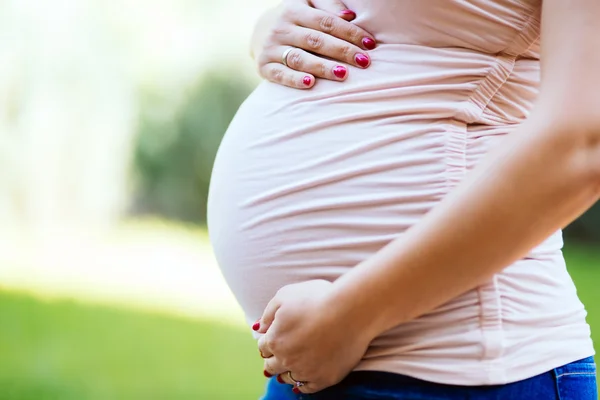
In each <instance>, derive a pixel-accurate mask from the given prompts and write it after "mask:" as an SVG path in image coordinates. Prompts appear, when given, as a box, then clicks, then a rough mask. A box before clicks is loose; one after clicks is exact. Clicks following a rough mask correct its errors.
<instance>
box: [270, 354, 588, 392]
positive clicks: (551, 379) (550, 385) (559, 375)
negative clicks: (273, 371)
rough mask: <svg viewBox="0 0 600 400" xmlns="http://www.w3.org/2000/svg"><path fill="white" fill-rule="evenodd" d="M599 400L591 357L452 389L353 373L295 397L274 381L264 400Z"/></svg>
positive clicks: (391, 376) (397, 377) (385, 374)
mask: <svg viewBox="0 0 600 400" xmlns="http://www.w3.org/2000/svg"><path fill="white" fill-rule="evenodd" d="M299 399H306V400H359V399H370V400H490V399H497V400H504V399H506V400H532V399H535V400H598V388H597V384H596V364H595V363H594V358H593V357H589V358H586V359H583V360H579V361H575V362H573V363H571V364H567V365H564V366H562V367H559V368H555V369H554V370H552V371H549V372H546V373H544V374H541V375H538V376H534V377H533V378H529V379H525V380H523V381H519V382H514V383H510V384H507V385H497V386H452V385H442V384H437V383H431V382H426V381H422V380H419V379H415V378H411V377H408V376H404V375H397V374H392V373H388V372H375V371H359V372H352V373H351V374H350V375H348V377H347V378H346V379H344V380H343V381H342V382H341V383H339V384H337V385H335V386H332V387H330V388H327V389H325V390H323V391H321V392H319V393H315V394H311V395H306V394H300V395H297V394H294V393H293V392H292V387H291V386H290V385H286V384H281V383H278V382H277V381H276V380H275V379H274V378H272V379H270V380H269V382H268V384H267V393H266V395H265V397H263V400H299Z"/></svg>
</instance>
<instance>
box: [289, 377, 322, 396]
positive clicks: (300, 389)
mask: <svg viewBox="0 0 600 400" xmlns="http://www.w3.org/2000/svg"><path fill="white" fill-rule="evenodd" d="M294 378H296V377H294ZM325 388H326V386H322V385H316V384H314V383H311V382H307V383H305V384H304V385H302V386H295V387H294V388H293V389H292V390H293V391H294V393H297V394H300V393H304V394H311V393H316V392H318V391H320V390H323V389H325Z"/></svg>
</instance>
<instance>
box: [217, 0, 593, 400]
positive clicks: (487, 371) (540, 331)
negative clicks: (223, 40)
mask: <svg viewBox="0 0 600 400" xmlns="http://www.w3.org/2000/svg"><path fill="white" fill-rule="evenodd" d="M316 3H321V2H317V1H313V2H312V3H311V4H307V2H306V1H302V0H297V1H296V2H286V3H285V4H286V5H285V6H281V7H280V8H278V9H277V10H278V11H277V13H275V14H273V15H275V22H273V28H272V33H273V34H272V35H271V37H269V38H268V39H267V40H268V44H267V45H265V47H264V50H262V51H261V54H257V56H259V59H260V64H261V66H262V67H261V72H262V73H263V74H265V75H266V76H267V77H268V78H269V79H271V80H274V81H276V82H278V83H281V84H277V83H274V82H263V83H262V84H261V85H260V86H259V87H258V88H257V89H256V90H255V91H254V92H253V93H252V94H251V95H250V97H249V98H248V99H247V100H246V102H245V103H244V104H243V105H242V106H241V107H240V109H239V111H238V113H237V115H236V117H235V118H234V120H233V121H232V123H231V125H230V127H229V129H228V131H227V133H226V135H225V137H224V139H223V142H222V144H221V148H220V150H219V154H218V156H217V159H216V162H215V167H214V172H213V180H212V186H211V193H210V199H209V229H210V236H211V240H212V243H213V246H214V250H215V253H216V256H217V260H218V262H219V264H220V266H221V268H222V270H223V274H224V276H225V278H226V279H227V281H228V283H229V285H230V287H231V289H232V291H233V292H234V294H235V295H236V297H237V299H238V301H239V302H240V304H241V305H242V307H243V309H244V311H245V313H246V316H247V320H248V323H249V325H253V324H254V329H255V330H257V331H258V333H259V334H261V335H260V339H259V348H260V351H261V354H262V356H263V357H264V358H265V374H266V375H267V376H274V377H273V378H271V380H270V382H269V389H268V391H267V394H266V397H265V398H266V399H268V400H277V399H285V398H307V399H312V398H314V399H336V400H352V399H428V400H454V399H482V400H483V399H543V400H545V399H552V400H554V399H557V400H558V399H561V400H570V399H573V400H575V399H577V400H596V399H597V397H596V378H595V364H594V360H593V358H592V356H593V354H594V349H593V346H592V342H591V339H590V331H589V326H588V325H587V323H586V321H585V317H586V312H585V310H584V307H583V305H582V304H581V302H580V301H579V299H578V297H577V293H576V290H575V287H574V285H573V282H572V280H571V278H570V277H569V274H568V273H567V270H566V267H565V262H564V259H563V255H562V252H561V248H562V239H561V233H560V231H559V230H560V229H561V228H562V227H564V226H565V225H567V224H568V223H570V222H571V221H572V220H574V219H575V218H577V216H579V215H580V214H581V213H583V212H584V211H585V210H586V209H588V208H589V207H590V206H591V205H593V204H594V203H595V202H596V201H597V200H598V198H599V196H600V72H599V71H600V25H599V24H598V23H597V21H599V20H600V2H598V1H597V0H544V1H543V2H542V1H541V0H469V1H467V0H427V1H424V0H423V1H416V0H393V1H391V0H389V1H386V0H368V1H367V0H363V1H359V0H346V1H345V6H347V8H348V9H351V10H352V12H354V13H355V15H356V18H355V19H354V14H352V12H350V11H346V12H344V13H340V12H338V13H337V14H336V13H335V11H331V12H328V11H324V10H318V9H316V8H313V7H311V5H312V6H316ZM329 3H332V4H333V3H337V2H329ZM336 15H337V16H336ZM349 20H353V21H352V23H350V22H348V21H349ZM285 21H287V23H285ZM290 21H291V22H293V23H294V24H296V25H297V26H293V25H292V24H290ZM352 24H355V25H352ZM349 26H353V28H351V29H349V28H348V27H349ZM358 27H360V28H358ZM342 28H343V29H342ZM363 29H364V30H363ZM344 32H345V33H344ZM375 42H376V46H375ZM302 49H304V50H309V51H310V52H305V51H304V50H302ZM336 49H337V50H341V53H340V54H341V55H339V56H337V57H336V55H335V54H336V51H337V50H336ZM259 50H260V49H259ZM319 54H321V55H323V56H326V59H319V58H318V55H319ZM540 60H541V61H540ZM285 64H287V66H286V65H285ZM540 64H541V65H540ZM540 71H541V72H542V73H541V74H540ZM540 75H541V77H540ZM320 78H324V79H320ZM288 86H291V87H288ZM302 87H304V88H307V89H308V90H298V89H297V88H302ZM257 320H258V322H256V321H257ZM233 362H235V360H233ZM233 379H234V378H233ZM277 380H279V381H280V382H284V383H278V382H277ZM287 384H293V385H294V387H293V391H292V387H290V386H288V385H287Z"/></svg>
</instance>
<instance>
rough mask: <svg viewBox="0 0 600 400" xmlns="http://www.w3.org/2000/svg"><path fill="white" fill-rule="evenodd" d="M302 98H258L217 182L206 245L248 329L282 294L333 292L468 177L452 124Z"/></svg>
mask: <svg viewBox="0 0 600 400" xmlns="http://www.w3.org/2000/svg"><path fill="white" fill-rule="evenodd" d="M295 93H296V92H295V91H293V90H291V89H285V88H280V87H277V86H275V85H272V84H268V83H265V84H263V85H262V86H260V87H259V88H258V89H257V91H256V92H255V93H254V94H253V95H252V96H251V97H250V98H249V99H248V100H247V101H246V103H245V104H244V105H243V106H242V107H241V108H240V110H239V111H238V114H237V115H236V117H235V119H234V120H233V122H232V123H231V125H230V127H229V129H228V131H227V133H226V135H225V137H224V139H223V142H222V144H221V147H220V149H219V153H218V155H217V159H216V162H215V166H214V170H213V176H212V181H211V190H210V197H209V210H208V212H209V214H208V222H209V231H210V237H211V241H212V244H213V247H214V250H215V254H216V257H217V260H218V262H219V265H220V267H221V269H222V272H223V274H224V276H225V278H226V280H227V282H228V284H229V285H230V288H231V289H232V291H233V293H234V294H235V296H236V297H237V299H238V301H239V302H240V304H241V306H242V307H243V309H244V311H245V313H246V316H247V318H248V320H249V321H250V320H253V319H256V318H258V317H259V316H260V315H261V313H262V311H263V309H264V307H265V305H266V304H267V302H268V301H269V300H270V299H271V298H272V297H273V295H274V294H275V292H276V291H277V290H278V289H279V288H280V287H282V286H284V285H286V284H290V283H294V282H299V281H305V280H310V279H317V278H324V279H329V280H333V279H335V278H337V277H338V276H339V275H340V274H342V273H344V272H345V271H347V270H348V269H349V268H352V267H354V266H355V265H356V264H358V263H359V262H361V261H362V260H364V259H365V258H366V257H368V256H370V255H371V254H373V253H374V252H376V251H377V250H379V249H380V248H381V247H383V246H384V245H385V244H387V243H388V242H389V241H391V240H392V239H394V238H396V237H397V236H398V235H400V234H401V233H402V232H403V231H404V230H406V229H407V228H408V227H410V226H411V225H412V224H414V223H415V222H416V221H418V220H419V218H421V217H422V216H423V215H424V214H425V213H426V212H427V211H429V210H430V209H431V207H432V206H434V205H435V204H436V203H437V202H439V200H440V199H441V198H442V197H443V196H444V195H445V194H446V193H447V191H448V189H449V187H450V186H451V182H452V180H453V179H454V178H453V177H455V176H456V175H457V173H459V174H462V169H461V168H460V164H461V163H462V162H463V161H462V160H463V159H464V154H463V153H462V147H463V146H464V143H462V142H461V140H464V135H465V129H466V128H465V126H466V125H465V124H463V123H461V122H458V121H457V120H455V119H452V118H431V116H427V115H424V114H423V113H422V112H419V110H414V111H413V112H407V111H406V109H408V108H410V107H412V106H411V104H413V105H414V103H409V102H406V103H405V104H404V105H403V104H402V99H401V98H397V99H396V101H395V104H396V107H395V108H394V110H391V109H390V108H389V106H388V105H387V103H388V99H386V98H385V97H384V98H381V99H377V98H371V99H370V100H369V101H368V102H364V103H361V104H356V103H355V102H353V101H339V99H338V98H336V97H335V96H330V97H328V98H327V99H326V100H327V101H325V100H323V101H318V100H317V101H315V100H314V99H310V98H301V99H297V98H295V99H290V98H289V96H290V95H295ZM282 94H285V96H283V95H282ZM311 95H312V96H320V95H322V93H319V92H315V93H311V94H309V96H311ZM302 96H307V95H306V94H305V93H303V94H302ZM278 100H279V101H278ZM282 103H284V104H285V106H282ZM403 107H404V109H403ZM403 110H404V111H403Z"/></svg>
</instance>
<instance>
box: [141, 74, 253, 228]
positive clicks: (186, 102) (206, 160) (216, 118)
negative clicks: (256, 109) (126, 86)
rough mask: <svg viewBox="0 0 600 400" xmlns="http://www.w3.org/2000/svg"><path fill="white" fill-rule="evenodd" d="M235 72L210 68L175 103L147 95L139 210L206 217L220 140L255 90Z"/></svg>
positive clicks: (184, 217) (189, 217) (180, 217)
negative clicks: (237, 76) (214, 163)
mask: <svg viewBox="0 0 600 400" xmlns="http://www.w3.org/2000/svg"><path fill="white" fill-rule="evenodd" d="M235 76H236V74H235V73H227V72H222V71H212V72H208V73H207V74H206V75H204V77H203V78H202V79H201V80H200V81H199V82H198V84H196V85H194V86H193V87H192V88H191V89H190V90H189V92H188V93H186V94H185V95H184V96H183V99H182V100H181V101H180V103H179V105H178V106H176V107H173V106H172V104H170V103H169V102H168V101H166V100H165V99H162V98H160V97H159V96H155V95H153V94H150V93H147V94H146V95H145V96H144V99H145V100H144V106H143V108H142V112H141V118H140V122H139V123H140V125H139V134H138V138H137V143H136V146H135V154H134V169H135V173H136V193H135V195H134V199H135V200H134V210H133V211H134V213H137V214H140V213H141V214H158V215H162V216H165V217H168V218H172V219H177V220H182V221H188V222H195V223H203V222H205V218H206V201H207V195H208V187H209V181H210V175H211V171H212V165H213V162H214V159H215V155H216V152H217V149H218V146H219V143H220V142H221V139H222V137H223V134H224V133H225V131H226V130H227V127H228V125H229V122H230V121H231V119H232V118H233V116H234V115H235V112H236V111H237V109H238V107H239V106H240V104H241V103H242V102H243V101H244V99H245V98H246V97H247V96H248V94H249V93H250V91H251V90H252V86H251V84H250V83H249V82H248V81H246V80H244V79H242V78H238V79H232V77H235Z"/></svg>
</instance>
